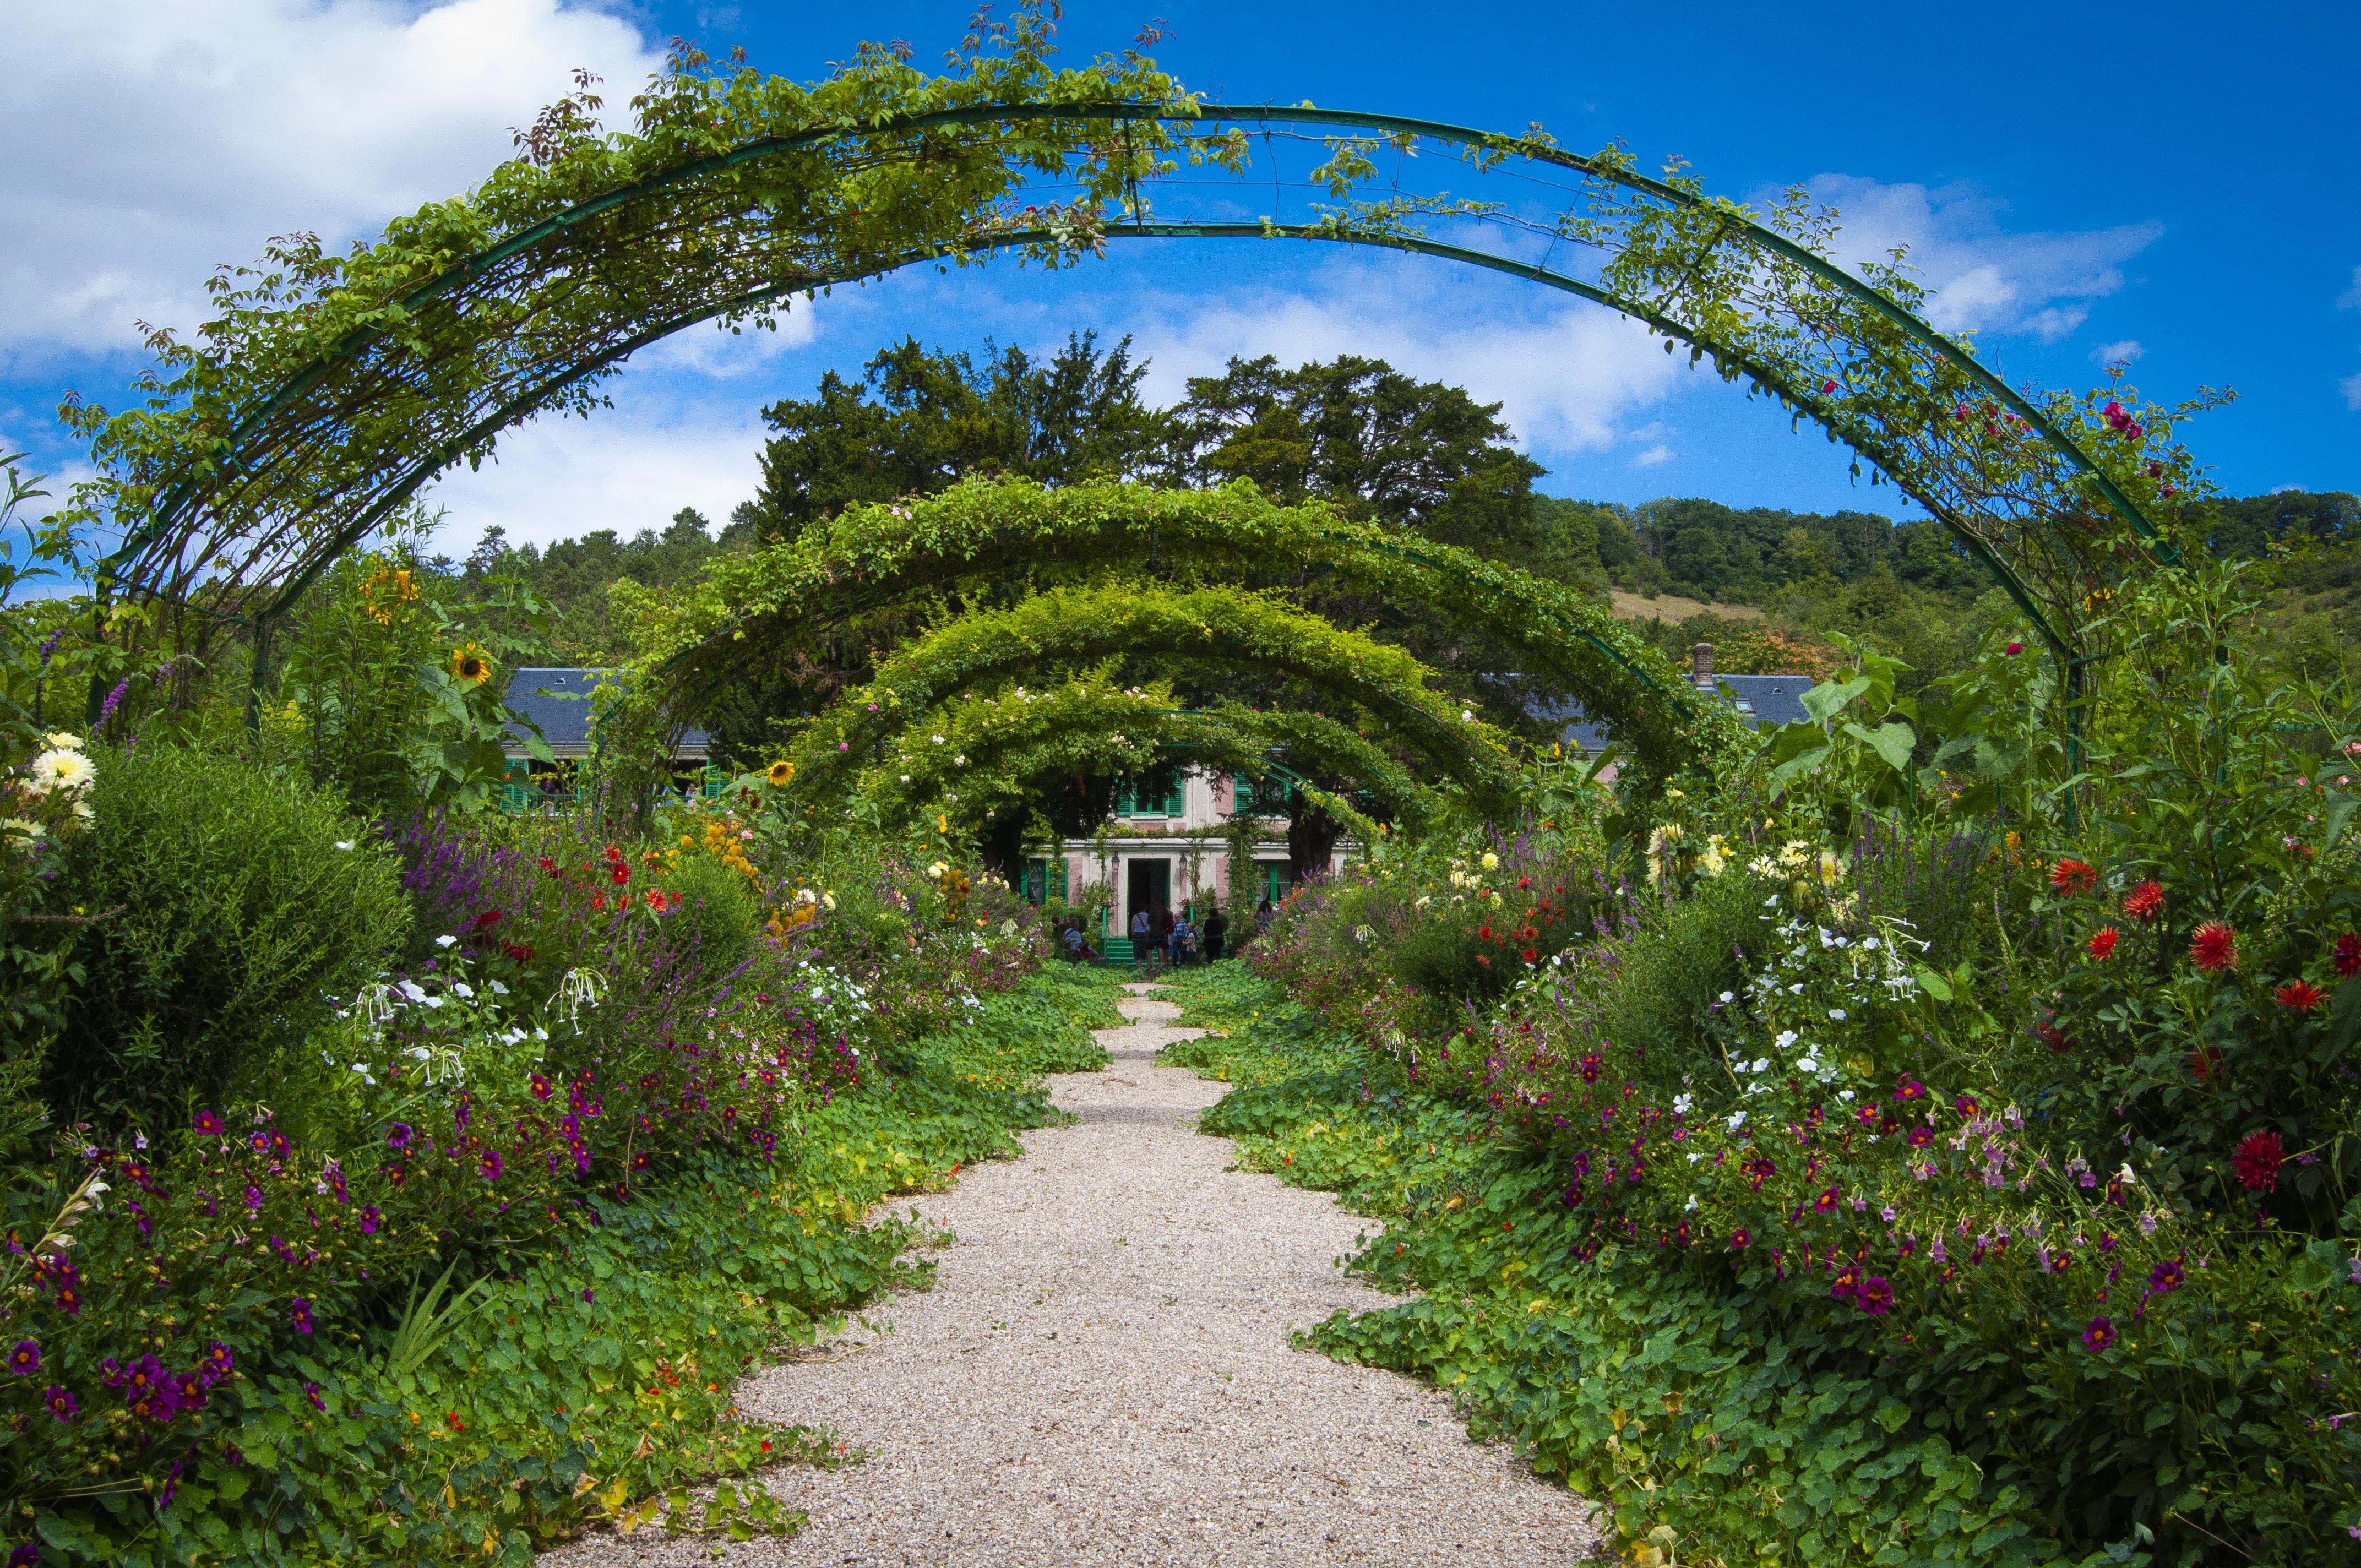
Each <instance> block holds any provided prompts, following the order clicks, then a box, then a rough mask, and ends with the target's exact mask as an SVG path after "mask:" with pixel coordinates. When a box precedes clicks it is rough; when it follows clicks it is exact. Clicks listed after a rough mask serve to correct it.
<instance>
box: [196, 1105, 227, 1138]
mask: <svg viewBox="0 0 2361 1568" xmlns="http://www.w3.org/2000/svg"><path fill="white" fill-rule="evenodd" d="M189 1125H190V1126H192V1127H194V1128H195V1129H196V1130H197V1131H198V1132H200V1133H203V1135H205V1136H206V1137H209V1138H213V1137H219V1136H220V1135H222V1134H224V1133H225V1132H227V1131H229V1128H228V1127H227V1126H225V1124H223V1122H222V1119H221V1118H220V1117H219V1116H216V1115H214V1113H212V1112H210V1111H200V1112H198V1113H196V1114H195V1115H194V1116H193V1117H192V1118H190V1121H189Z"/></svg>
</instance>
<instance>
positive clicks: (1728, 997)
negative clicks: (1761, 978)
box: [1721, 991, 1738, 1002]
mask: <svg viewBox="0 0 2361 1568" xmlns="http://www.w3.org/2000/svg"><path fill="white" fill-rule="evenodd" d="M1721 999H1722V1001H1724V1002H1735V1001H1737V1000H1738V993H1737V992H1733V991H1725V992H1722V993H1721Z"/></svg>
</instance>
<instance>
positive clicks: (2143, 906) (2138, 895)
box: [2124, 882, 2164, 926]
mask: <svg viewBox="0 0 2361 1568" xmlns="http://www.w3.org/2000/svg"><path fill="white" fill-rule="evenodd" d="M2124 913H2125V915H2126V916H2130V917H2131V918H2132V919H2134V920H2136V921H2138V922H2139V923H2140V924H2141V925H2143V926H2145V925H2147V923H2148V922H2149V921H2151V920H2153V919H2155V918H2156V917H2157V916H2158V915H2161V914H2162V913H2164V889H2163V888H2162V887H2160V886H2158V884H2157V883H2152V882H2144V883H2140V884H2139V885H2138V886H2137V887H2136V888H2134V889H2132V890H2131V891H2130V892H2129V893H2127V894H2124Z"/></svg>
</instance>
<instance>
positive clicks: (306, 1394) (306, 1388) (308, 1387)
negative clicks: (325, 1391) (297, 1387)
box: [303, 1383, 328, 1410]
mask: <svg viewBox="0 0 2361 1568" xmlns="http://www.w3.org/2000/svg"><path fill="white" fill-rule="evenodd" d="M303 1398H307V1399H309V1400H311V1401H312V1408H313V1409H315V1410H324V1409H327V1408H328V1402H327V1401H326V1400H325V1399H323V1398H320V1386H319V1385H318V1384H317V1383H306V1384H304V1385H303Z"/></svg>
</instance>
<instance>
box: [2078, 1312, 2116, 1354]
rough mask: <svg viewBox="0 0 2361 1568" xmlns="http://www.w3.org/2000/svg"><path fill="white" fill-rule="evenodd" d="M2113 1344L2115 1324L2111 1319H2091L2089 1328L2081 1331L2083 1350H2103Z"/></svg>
mask: <svg viewBox="0 0 2361 1568" xmlns="http://www.w3.org/2000/svg"><path fill="white" fill-rule="evenodd" d="M2114 1343H2115V1324H2114V1319H2112V1318H2092V1320H2091V1326H2090V1327H2089V1328H2086V1329H2084V1330H2083V1331H2082V1344H2083V1347H2084V1348H2085V1349H2088V1350H2093V1351H2099V1350H2104V1349H2106V1348H2107V1347H2108V1346H2109V1345H2112V1344H2114Z"/></svg>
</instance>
